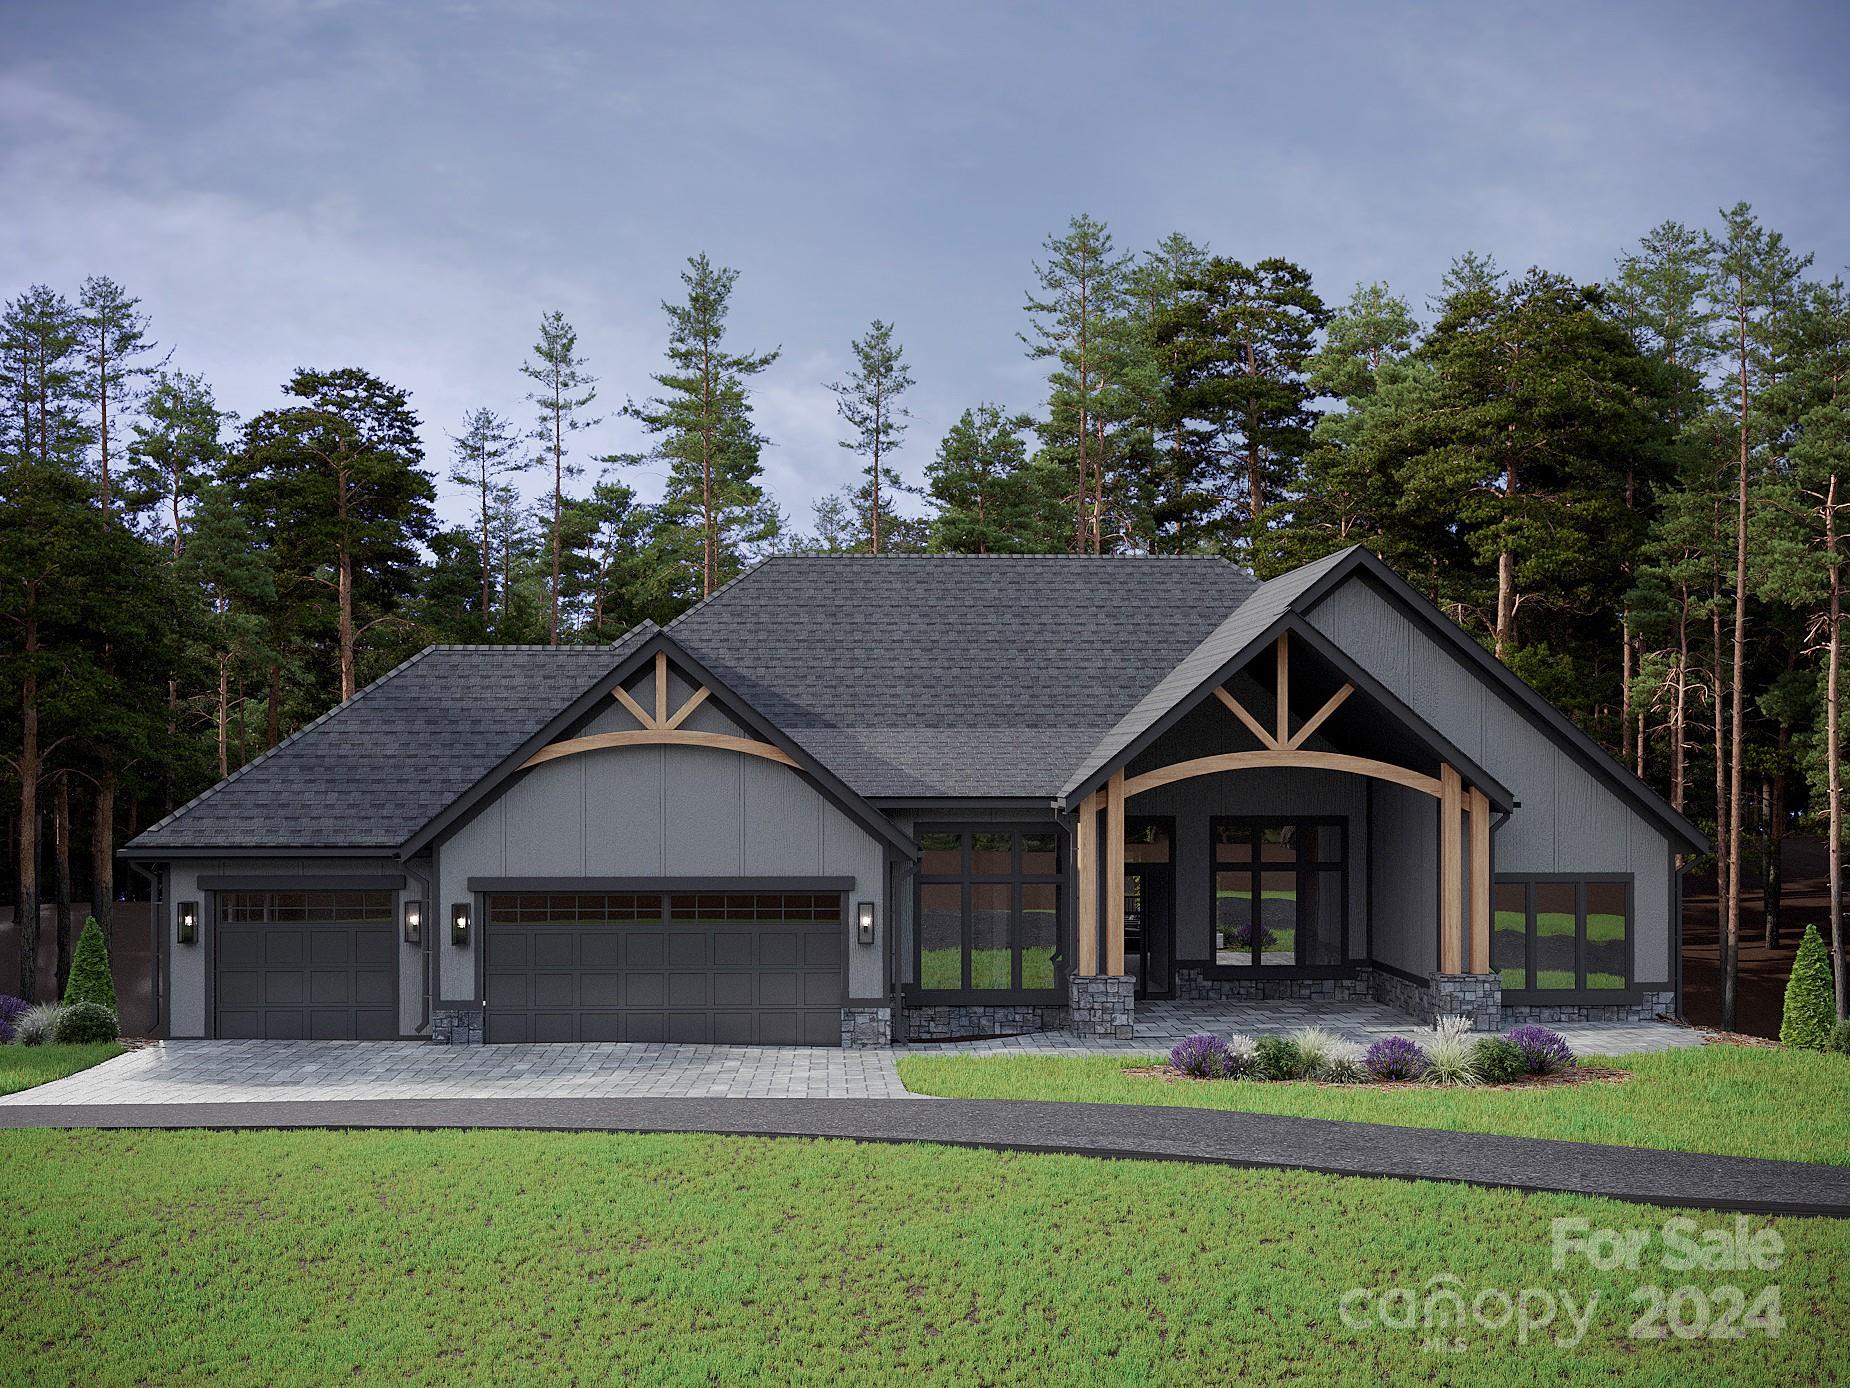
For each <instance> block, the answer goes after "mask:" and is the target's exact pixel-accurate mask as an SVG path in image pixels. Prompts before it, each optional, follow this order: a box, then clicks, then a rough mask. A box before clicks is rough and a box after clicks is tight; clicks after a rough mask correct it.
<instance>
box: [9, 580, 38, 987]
mask: <svg viewBox="0 0 1850 1388" xmlns="http://www.w3.org/2000/svg"><path fill="white" fill-rule="evenodd" d="M28 602H30V598H28ZM23 649H24V652H25V656H26V678H25V681H24V683H23V685H22V686H21V689H20V698H19V712H20V724H21V726H20V736H19V892H18V896H19V899H18V903H17V908H16V914H15V915H14V917H13V919H14V920H15V921H16V922H17V923H18V926H19V996H20V997H22V998H24V999H25V1000H26V1001H27V1002H37V1001H38V970H39V677H38V670H37V667H36V665H35V664H34V662H35V660H36V658H37V656H38V649H39V629H38V619H37V618H36V617H34V616H32V615H31V611H30V608H28V611H27V616H26V619H25V638H24V646H23Z"/></svg>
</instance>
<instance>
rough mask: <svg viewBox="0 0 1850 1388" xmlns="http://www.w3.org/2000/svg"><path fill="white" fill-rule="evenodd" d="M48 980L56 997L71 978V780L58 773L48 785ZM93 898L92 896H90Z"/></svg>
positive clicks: (67, 773) (63, 773)
mask: <svg viewBox="0 0 1850 1388" xmlns="http://www.w3.org/2000/svg"><path fill="white" fill-rule="evenodd" d="M51 841H52V858H51V863H52V887H51V890H52V897H51V899H52V919H53V922H54V925H53V932H52V977H53V979H54V980H55V981H56V983H57V985H58V996H59V997H63V996H64V985H65V984H66V983H67V982H69V981H70V977H71V777H70V773H69V772H67V771H61V772H59V773H58V776H57V778H56V779H55V780H54V781H53V782H52V798H51ZM93 894H94V893H93Z"/></svg>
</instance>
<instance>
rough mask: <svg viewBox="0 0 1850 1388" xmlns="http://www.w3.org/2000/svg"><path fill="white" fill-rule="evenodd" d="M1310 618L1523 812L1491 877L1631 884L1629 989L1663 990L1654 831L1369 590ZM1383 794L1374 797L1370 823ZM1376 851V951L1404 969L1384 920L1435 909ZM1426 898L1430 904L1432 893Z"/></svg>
mask: <svg viewBox="0 0 1850 1388" xmlns="http://www.w3.org/2000/svg"><path fill="white" fill-rule="evenodd" d="M1306 616H1307V618H1308V619H1309V621H1310V622H1311V624H1312V625H1314V626H1315V627H1316V628H1317V629H1318V630H1319V631H1321V632H1323V633H1324V634H1325V635H1326V636H1328V637H1329V638H1330V639H1331V640H1332V641H1334V642H1335V643H1336V644H1337V645H1338V646H1340V647H1341V648H1342V650H1343V651H1344V653H1345V654H1347V655H1348V656H1349V658H1350V659H1352V660H1354V661H1355V662H1356V663H1357V664H1358V665H1360V666H1362V667H1363V668H1364V669H1366V670H1367V671H1368V672H1369V674H1371V675H1373V676H1374V677H1375V678H1376V679H1377V680H1379V681H1380V682H1381V683H1382V684H1383V685H1385V686H1386V687H1387V688H1388V689H1389V690H1390V691H1392V692H1393V693H1394V694H1395V695H1396V696H1397V697H1398V698H1400V699H1401V700H1403V701H1404V702H1405V703H1406V704H1407V705H1408V706H1409V707H1410V708H1412V709H1413V710H1414V712H1416V713H1418V714H1419V715H1420V716H1421V717H1422V718H1424V719H1425V720H1426V721H1427V722H1428V723H1430V724H1432V726H1433V727H1434V728H1436V729H1438V730H1439V732H1440V733H1442V734H1444V736H1445V737H1447V738H1449V739H1450V740H1451V741H1452V742H1453V743H1454V744H1456V745H1457V747H1458V748H1459V749H1460V750H1461V751H1463V752H1464V753H1465V755H1467V756H1469V757H1472V758H1474V759H1475V760H1476V761H1477V762H1478V763H1479V764H1480V765H1481V766H1483V767H1484V769H1485V770H1487V771H1489V772H1490V773H1491V775H1493V776H1495V777H1497V779H1498V780H1500V781H1502V782H1503V784H1504V785H1506V786H1508V787H1509V789H1510V791H1511V793H1512V794H1513V795H1514V796H1515V798H1516V799H1517V801H1519V802H1520V803H1519V806H1518V808H1517V809H1516V811H1515V812H1514V813H1513V814H1512V815H1511V817H1510V819H1509V820H1508V822H1507V823H1505V824H1504V825H1503V827H1502V828H1501V829H1499V830H1498V831H1497V835H1496V841H1495V844H1494V847H1493V850H1492V852H1493V861H1494V866H1495V870H1496V871H1497V872H1498V873H1529V872H1534V873H1547V872H1558V873H1630V874H1632V877H1633V892H1634V897H1633V909H1634V915H1635V923H1634V939H1633V949H1634V958H1635V963H1634V971H1635V975H1636V977H1635V979H1634V982H1637V983H1641V984H1662V983H1666V982H1668V981H1670V980H1671V979H1672V978H1674V976H1675V962H1674V960H1673V959H1672V957H1671V954H1672V949H1673V947H1674V941H1675V934H1676V932H1675V929H1674V926H1673V923H1672V922H1671V919H1670V913H1671V885H1670V884H1671V872H1672V869H1673V863H1674V849H1673V847H1672V845H1671V843H1670V840H1669V839H1668V838H1667V837H1666V836H1665V835H1664V833H1663V831H1662V830H1660V829H1659V828H1657V826H1655V825H1654V824H1652V823H1651V822H1650V821H1649V820H1647V819H1646V818H1644V817H1643V816H1642V815H1640V814H1639V813H1638V812H1637V811H1636V810H1634V809H1633V808H1632V807H1631V805H1630V804H1628V803H1627V802H1626V800H1625V799H1624V798H1623V797H1621V796H1620V795H1619V794H1618V793H1617V792H1616V791H1614V790H1613V789H1612V788H1611V786H1610V785H1609V784H1607V783H1606V782H1605V781H1604V780H1602V779H1601V778H1599V777H1596V776H1595V775H1594V774H1593V773H1592V772H1591V771H1589V770H1588V769H1587V768H1586V766H1585V765H1584V764H1583V763H1582V762H1581V760H1580V759H1579V758H1578V757H1577V755H1576V754H1575V753H1574V752H1572V751H1570V750H1569V749H1568V748H1567V747H1566V746H1564V745H1563V744H1562V743H1561V742H1560V741H1559V740H1558V739H1557V738H1556V737H1555V735H1554V734H1553V733H1552V732H1551V731H1549V730H1548V729H1546V728H1544V727H1543V726H1541V725H1540V724H1538V723H1537V722H1536V721H1535V720H1534V718H1533V717H1532V715H1530V713H1529V712H1528V711H1527V710H1526V709H1524V708H1523V707H1522V706H1521V705H1520V704H1519V703H1518V702H1517V701H1516V700H1515V699H1513V698H1512V697H1511V696H1510V695H1509V694H1507V693H1505V692H1504V691H1502V690H1499V689H1496V688H1493V687H1492V686H1491V685H1490V684H1489V683H1488V682H1487V681H1486V680H1485V679H1484V678H1483V677H1482V676H1481V675H1480V674H1478V673H1477V672H1475V671H1473V670H1471V669H1470V668H1469V667H1467V665H1466V664H1465V663H1464V661H1463V660H1461V659H1460V658H1459V656H1458V655H1457V654H1456V653H1454V652H1453V651H1451V650H1449V649H1448V648H1447V646H1446V644H1445V643H1444V642H1443V641H1440V640H1438V639H1435V638H1434V637H1433V636H1432V635H1431V634H1430V633H1428V632H1426V631H1423V630H1421V628H1420V626H1419V625H1418V624H1417V623H1416V622H1415V621H1414V620H1413V619H1412V618H1411V617H1409V616H1408V615H1407V614H1406V612H1405V611H1403V610H1402V609H1401V608H1400V607H1399V606H1398V605H1397V604H1396V603H1395V602H1393V601H1392V600H1391V599H1390V598H1388V597H1387V595H1386V594H1384V593H1382V592H1381V591H1380V590H1379V589H1378V588H1377V587H1375V585H1373V584H1372V583H1370V582H1369V581H1368V580H1367V579H1365V578H1361V577H1352V578H1350V579H1348V580H1347V581H1345V582H1343V583H1341V584H1339V585H1337V587H1335V588H1334V589H1332V590H1331V591H1330V593H1329V594H1328V595H1327V596H1326V597H1324V598H1323V600H1322V601H1321V602H1319V603H1318V604H1317V605H1316V606H1315V607H1314V608H1312V609H1311V610H1310V611H1309V612H1308V613H1307V614H1306ZM1390 789H1391V788H1390V787H1386V786H1383V787H1381V788H1379V789H1378V790H1377V792H1376V796H1377V798H1376V805H1377V812H1379V808H1380V806H1381V805H1382V804H1384V803H1385V800H1386V796H1387V793H1388V791H1389V790H1390ZM1422 798H1423V797H1422ZM1406 832H1408V833H1411V829H1408V830H1407V831H1406ZM1435 832H1436V826H1435ZM1428 846H1430V843H1429V842H1428ZM1408 847H1411V844H1410V843H1409V845H1408ZM1380 848H1381V858H1380V865H1381V870H1380V871H1378V872H1377V875H1376V918H1375V947H1376V952H1377V954H1378V955H1380V956H1381V957H1383V958H1384V959H1387V962H1390V963H1394V964H1400V961H1399V960H1398V959H1393V958H1391V957H1389V956H1387V955H1385V954H1383V953H1382V939H1383V922H1384V919H1386V917H1387V914H1388V912H1389V911H1392V912H1396V913H1398V912H1404V911H1418V912H1420V913H1422V914H1421V919H1422V920H1424V921H1428V922H1429V921H1430V920H1431V919H1432V916H1431V914H1429V913H1430V912H1432V911H1436V909H1437V898H1436V895H1434V896H1430V897H1429V896H1427V895H1426V894H1425V893H1424V892H1421V891H1416V890H1414V888H1413V886H1412V885H1411V884H1397V883H1394V882H1392V881H1391V880H1390V879H1391V877H1392V873H1391V871H1390V870H1389V869H1388V852H1387V845H1385V844H1383V845H1380ZM1395 856H1399V855H1398V853H1397V854H1396V855H1395ZM1432 890H1433V891H1434V892H1435V893H1436V890H1437V888H1436V883H1435V884H1434V886H1433V889H1432ZM1396 893H1398V896H1396ZM1408 923H1409V924H1411V923H1412V922H1408ZM1397 924H1398V922H1397ZM1396 933H1397V931H1396ZM1427 933H1429V934H1430V927H1428V928H1427ZM1400 966H1401V967H1409V966H1407V965H1400ZM1413 971H1414V972H1424V969H1420V968H1414V969H1413Z"/></svg>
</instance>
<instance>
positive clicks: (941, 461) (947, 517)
mask: <svg viewBox="0 0 1850 1388" xmlns="http://www.w3.org/2000/svg"><path fill="white" fill-rule="evenodd" d="M1032 426H1033V420H1032V419H1030V418H1029V417H1028V416H1027V415H1009V414H1006V413H1004V411H1003V409H1002V407H1001V406H1000V405H997V404H994V403H992V402H988V401H985V402H984V403H983V404H981V405H978V406H977V407H976V408H975V409H972V410H965V411H964V412H963V414H962V415H961V416H959V417H958V420H957V422H956V423H955V424H953V425H952V426H951V427H950V430H949V432H947V433H946V434H945V436H944V440H943V442H941V443H940V444H939V445H938V456H937V457H936V458H935V459H934V460H933V461H932V462H931V463H930V464H928V465H927V466H926V469H925V476H926V490H927V494H928V496H929V497H930V499H931V502H932V504H933V505H934V506H935V507H936V512H937V513H936V514H935V515H934V516H933V517H932V520H931V527H930V538H929V540H928V547H929V548H930V549H932V550H933V551H935V552H938V553H942V554H1024V553H1025V554H1048V553H1056V552H1058V551H1059V550H1061V549H1062V548H1064V547H1065V543H1066V540H1067V537H1068V528H1069V526H1070V524H1071V517H1070V516H1069V515H1067V514H1066V507H1065V503H1064V500H1063V498H1062V496H1061V479H1062V477H1063V475H1064V471H1063V469H1058V467H1057V465H1055V464H1053V463H1051V462H1050V461H1049V460H1048V459H1046V457H1045V456H1044V455H1043V456H1039V457H1036V458H1033V459H1030V458H1029V456H1028V450H1027V446H1026V444H1025V443H1024V442H1023V441H1022V433H1023V431H1024V430H1026V429H1029V428H1031V427H1032Z"/></svg>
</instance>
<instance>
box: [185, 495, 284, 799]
mask: <svg viewBox="0 0 1850 1388" xmlns="http://www.w3.org/2000/svg"><path fill="white" fill-rule="evenodd" d="M178 560H179V566H180V575H181V577H182V579H183V580H184V581H186V582H187V583H188V584H189V585H190V586H191V588H192V590H193V591H194V592H196V593H198V594H200V595H201V597H202V598H203V599H204V606H205V616H204V620H203V622H202V623H201V628H202V629H201V642H202V644H203V646H204V648H205V654H206V658H207V659H208V660H209V661H210V662H211V664H212V668H213V669H214V671H216V673H217V676H218V678H217V688H216V689H215V690H214V691H213V692H212V694H211V705H212V729H213V740H214V743H215V744H216V749H217V767H218V777H219V779H221V780H222V779H224V778H225V777H226V776H229V775H230V774H231V770H232V762H231V728H232V725H231V711H232V696H233V691H234V689H235V688H237V687H240V686H241V685H242V682H243V672H244V670H245V669H246V668H247V667H255V666H257V665H260V664H267V663H268V662H269V661H270V660H272V659H274V658H275V657H274V653H272V652H270V651H269V650H267V649H266V647H265V641H264V636H265V623H264V618H263V613H264V611H265V609H266V607H267V606H268V605H269V604H271V603H272V602H274V601H275V598H276V578H275V575H274V574H273V573H272V572H271V569H270V556H269V552H268V551H267V550H266V549H264V548H263V547H262V546H261V545H259V544H258V543H257V540H256V536H255V534H254V532H253V530H252V527H251V525H250V523H249V521H248V519H247V518H246V517H245V516H244V515H243V514H242V513H241V512H240V511H239V510H238V506H237V500H236V498H235V496H234V495H233V493H232V492H231V490H230V489H229V488H227V487H223V486H214V487H208V488H206V489H205V490H204V492H203V493H201V494H200V496H199V504H198V509H197V511H196V512H195V514H194V521H193V531H192V543H190V544H189V545H188V546H187V547H186V549H185V550H184V551H182V553H181V554H180V555H179V556H178ZM241 760H242V748H240V761H241Z"/></svg>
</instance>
